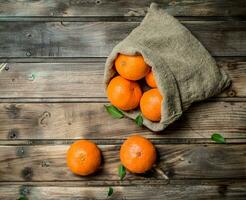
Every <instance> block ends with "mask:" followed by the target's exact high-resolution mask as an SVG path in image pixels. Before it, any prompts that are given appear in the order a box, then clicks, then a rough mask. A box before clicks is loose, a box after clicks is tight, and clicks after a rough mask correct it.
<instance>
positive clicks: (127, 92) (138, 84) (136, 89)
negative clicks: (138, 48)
mask: <svg viewBox="0 0 246 200" xmlns="http://www.w3.org/2000/svg"><path fill="white" fill-rule="evenodd" d="M114 68H115V70H116V72H117V73H118V74H117V75H116V76H115V77H113V78H112V79H111V80H110V82H109V84H108V87H107V95H108V99H109V101H110V102H111V104H112V105H114V106H115V107H117V108H119V109H121V110H123V111H130V110H134V109H137V108H138V107H140V111H141V113H142V115H143V116H144V117H145V118H146V119H148V120H151V121H154V122H157V121H160V119H161V103H162V100H163V98H162V96H161V94H160V92H159V90H158V88H157V84H156V81H155V77H154V74H153V71H152V69H151V67H150V66H148V65H147V64H146V63H145V62H144V58H143V57H142V56H141V55H134V56H129V55H123V54H119V55H118V57H117V58H116V59H115V63H114ZM142 79H144V82H145V83H146V84H147V85H148V88H147V90H146V87H144V82H143V81H142ZM144 88H145V90H144Z"/></svg>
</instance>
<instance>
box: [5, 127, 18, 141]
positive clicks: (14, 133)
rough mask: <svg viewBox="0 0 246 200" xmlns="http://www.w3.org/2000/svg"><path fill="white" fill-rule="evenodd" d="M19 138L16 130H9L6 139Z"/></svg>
mask: <svg viewBox="0 0 246 200" xmlns="http://www.w3.org/2000/svg"><path fill="white" fill-rule="evenodd" d="M18 136H19V131H18V129H11V130H10V131H9V134H8V139H12V140H14V139H17V138H18Z"/></svg>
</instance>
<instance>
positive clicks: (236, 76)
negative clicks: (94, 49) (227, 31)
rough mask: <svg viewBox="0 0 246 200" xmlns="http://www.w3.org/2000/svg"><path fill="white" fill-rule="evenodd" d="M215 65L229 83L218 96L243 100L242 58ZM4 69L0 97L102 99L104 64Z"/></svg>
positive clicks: (245, 79) (18, 65)
mask: <svg viewBox="0 0 246 200" xmlns="http://www.w3.org/2000/svg"><path fill="white" fill-rule="evenodd" d="M218 65H219V66H221V67H222V68H223V69H224V70H225V71H226V72H227V73H228V74H229V75H230V77H231V79H232V83H233V84H232V86H231V87H230V88H229V89H227V90H226V91H225V92H224V93H223V94H221V95H219V96H218V97H246V88H245V85H246V59H245V60H240V61H230V60H218ZM5 69H6V70H3V71H2V72H1V73H0V85H1V87H0V98H50V97H52V98H64V97H69V98H86V101H88V98H97V97H99V98H106V96H105V91H104V87H103V73H104V62H96V61H93V59H92V62H81V63H9V64H8V65H7V66H6V67H5ZM105 100H106V99H104V101H105Z"/></svg>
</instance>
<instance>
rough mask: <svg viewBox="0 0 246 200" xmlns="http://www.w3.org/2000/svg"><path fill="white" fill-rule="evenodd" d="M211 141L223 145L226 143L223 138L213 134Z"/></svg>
mask: <svg viewBox="0 0 246 200" xmlns="http://www.w3.org/2000/svg"><path fill="white" fill-rule="evenodd" d="M211 140H213V141H215V142H217V143H220V144H225V143H226V141H225V138H224V137H223V136H222V135H220V134H218V133H214V134H213V135H211Z"/></svg>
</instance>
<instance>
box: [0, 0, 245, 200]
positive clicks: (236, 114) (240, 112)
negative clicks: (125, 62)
mask: <svg viewBox="0 0 246 200" xmlns="http://www.w3.org/2000/svg"><path fill="white" fill-rule="evenodd" d="M150 2H151V1H149V0H138V1H137V0H136V1H132V0H126V1H120V0H119V1H113V0H60V1H58V0H57V1H51V0H50V1H45V0H38V1H37V0H35V1H34V0H29V1H28V0H21V1H6V0H0V62H1V63H8V64H7V66H6V67H5V68H4V69H3V70H2V71H1V72H0V199H4V200H12V199H17V198H18V197H19V196H20V195H25V196H27V197H28V199H29V200H43V199H45V200H51V199H53V200H55V199H60V200H63V199H73V200H75V199H106V196H107V190H108V187H109V186H112V187H113V188H114V191H115V192H114V194H113V196H112V197H111V198H112V199H127V200H128V199H132V200H136V199H139V200H143V199H167V200H177V199H182V200H183V199H189V200H191V199H194V200H195V199H223V200H224V199H230V200H237V199H246V21H245V19H246V1H245V0H213V1H211V0H190V1H186V0H176V1H174V0H173V1H172V0H159V1H155V2H157V3H158V4H159V5H160V6H161V7H163V8H164V9H165V10H166V11H167V12H168V13H170V14H172V15H174V16H176V17H177V18H178V19H179V20H180V21H181V22H182V23H183V24H184V25H185V26H186V27H187V28H188V29H189V30H191V31H192V33H193V34H194V35H195V36H196V37H197V38H198V39H199V40H200V41H201V42H202V43H203V44H204V45H205V47H206V48H207V49H208V50H209V51H210V52H211V54H212V55H213V56H214V57H215V59H216V61H217V63H218V65H219V67H222V68H223V69H225V70H226V71H227V72H228V73H229V75H230V76H231V79H232V80H233V84H232V86H231V87H230V88H229V89H228V90H226V91H225V92H223V93H222V94H221V95H219V96H217V97H214V98H211V99H209V100H207V101H205V102H202V103H196V104H194V105H193V106H192V107H191V108H190V109H189V110H188V111H187V112H186V113H185V114H184V116H183V117H182V118H181V119H180V120H179V121H177V122H175V123H174V124H173V125H171V126H170V127H168V128H167V130H165V131H163V132H162V133H158V134H154V133H152V132H150V131H148V130H147V129H145V128H138V127H137V126H136V125H135V124H134V123H133V122H132V121H131V120H128V119H121V120H113V119H112V118H111V117H110V116H109V115H108V114H107V113H106V112H105V110H104V108H103V105H104V104H105V103H107V102H108V101H107V98H106V97H105V95H104V92H103V87H102V78H103V68H104V62H105V58H106V56H107V55H108V54H109V52H110V51H111V49H112V48H113V47H114V45H115V44H117V43H118V42H119V41H120V40H122V39H123V38H124V37H125V36H126V35H127V34H128V33H129V32H130V31H131V30H132V29H133V28H134V27H136V26H137V25H138V24H139V22H140V21H141V20H142V18H143V16H144V15H145V13H146V10H147V7H148V6H149V4H150ZM215 132H217V133H220V134H222V135H223V136H224V137H226V140H227V143H228V144H225V145H220V144H215V143H214V142H213V141H211V140H210V136H211V134H212V133H215ZM135 133H141V134H142V135H144V136H146V137H147V138H150V139H151V140H152V141H153V143H154V144H156V147H157V149H158V153H159V161H158V167H157V168H155V169H153V170H152V171H151V172H150V173H148V174H146V175H138V176H137V175H133V174H129V173H127V176H126V177H125V180H124V181H119V177H118V175H117V167H118V165H119V158H118V153H119V147H120V144H121V143H122V141H123V140H124V139H125V138H126V137H128V136H129V135H132V134H135ZM80 138H86V139H91V140H93V141H94V142H96V143H97V144H99V146H100V148H101V149H102V151H103V156H104V164H103V165H102V168H101V170H100V171H99V172H98V173H97V174H96V175H93V176H91V177H79V176H75V175H73V174H72V173H71V172H70V171H69V170H68V169H67V167H66V163H65V152H66V150H67V148H68V146H69V144H70V143H72V142H73V141H75V140H76V139H80ZM167 178H168V179H167Z"/></svg>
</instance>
